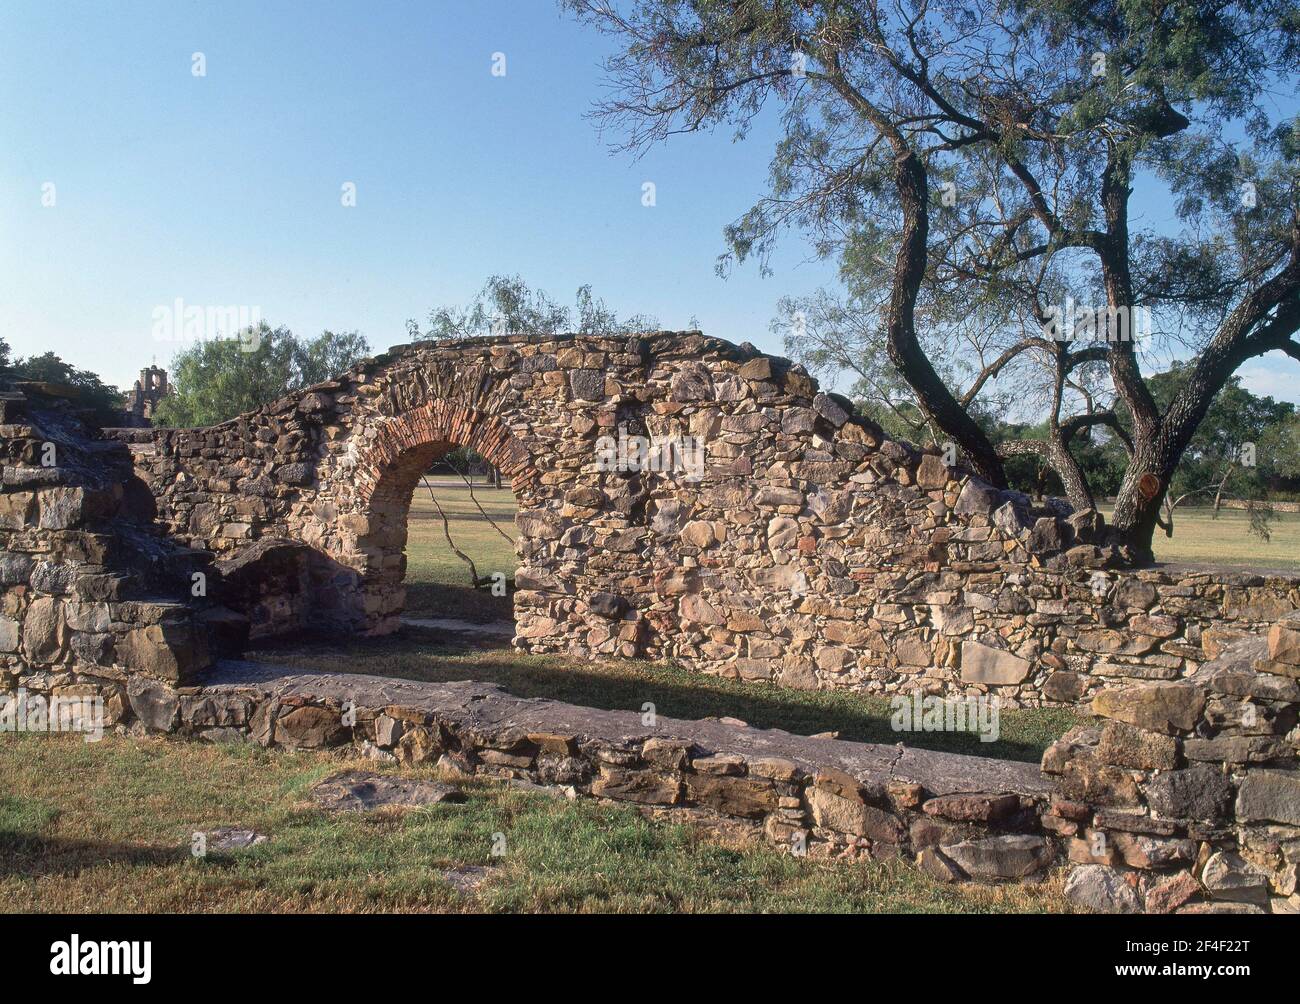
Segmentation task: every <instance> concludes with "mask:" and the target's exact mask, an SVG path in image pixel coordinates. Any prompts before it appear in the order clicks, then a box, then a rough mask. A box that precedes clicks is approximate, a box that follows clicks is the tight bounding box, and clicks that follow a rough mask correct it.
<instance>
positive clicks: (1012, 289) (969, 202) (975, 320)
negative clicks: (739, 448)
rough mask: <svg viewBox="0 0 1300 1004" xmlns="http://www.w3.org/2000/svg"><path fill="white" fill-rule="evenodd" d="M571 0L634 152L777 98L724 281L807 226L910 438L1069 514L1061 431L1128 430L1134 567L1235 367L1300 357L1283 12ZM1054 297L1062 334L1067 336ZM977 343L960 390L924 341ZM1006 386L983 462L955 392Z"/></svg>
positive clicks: (1289, 49) (1067, 448)
mask: <svg viewBox="0 0 1300 1004" xmlns="http://www.w3.org/2000/svg"><path fill="white" fill-rule="evenodd" d="M564 2H565V6H567V7H568V8H570V9H571V10H573V11H574V12H576V14H577V15H578V17H579V18H580V19H581V20H583V21H584V22H586V23H589V24H592V25H594V26H595V27H597V28H598V29H600V30H602V31H605V32H607V33H609V34H611V35H613V36H614V37H615V38H616V39H617V41H618V44H619V47H620V48H619V51H618V52H617V53H616V54H615V55H614V56H613V57H611V59H610V60H609V61H608V63H607V69H608V72H609V76H610V83H611V85H612V94H613V96H612V97H611V98H610V99H608V100H606V101H604V102H602V103H601V104H599V105H598V106H597V109H596V114H597V116H598V117H599V118H600V119H602V122H603V124H604V125H607V126H612V127H614V128H616V129H618V130H620V131H621V132H622V134H623V135H624V137H625V139H624V141H623V144H622V145H623V146H625V147H627V148H630V149H634V150H643V149H645V148H646V147H647V146H649V145H651V144H654V143H656V142H658V141H661V140H663V139H665V138H666V137H667V136H669V135H671V134H674V133H679V132H693V131H698V130H702V129H712V128H714V127H717V126H719V125H724V124H725V125H730V126H732V127H734V128H735V129H736V131H737V134H738V135H744V133H745V132H746V130H747V129H748V128H749V126H750V125H751V123H752V122H753V120H754V118H755V117H756V116H757V115H758V114H759V113H760V112H761V111H762V110H763V109H764V108H766V107H768V106H769V105H771V104H778V105H779V106H780V110H781V125H782V136H781V138H780V140H779V141H778V143H777V146H776V151H775V155H774V157H773V160H772V165H771V189H770V191H769V193H768V194H767V195H766V196H765V197H764V198H762V199H761V200H760V201H758V202H757V203H756V204H755V205H754V207H753V208H752V209H751V210H749V211H748V212H747V213H745V214H744V215H743V216H742V217H741V218H740V219H738V220H737V221H736V222H735V223H734V224H732V225H731V226H729V227H728V228H727V230H726V232H725V237H726V240H727V244H728V250H727V252H726V254H725V255H724V256H723V258H722V259H721V261H720V268H722V269H723V270H724V271H725V269H726V268H727V267H729V266H730V265H731V264H732V263H735V262H741V261H744V260H746V259H748V258H750V257H756V258H757V259H758V260H759V261H760V263H762V264H764V265H765V263H766V258H767V255H768V253H769V252H770V250H771V249H772V247H773V246H774V242H775V241H776V240H777V239H778V238H779V237H780V236H781V235H782V234H783V233H785V232H786V231H788V230H789V229H791V228H797V229H800V230H803V231H805V232H807V233H808V234H809V235H810V236H811V237H812V239H813V241H814V246H815V247H816V249H817V251H818V252H819V253H820V254H822V255H825V256H828V257H834V258H836V259H837V260H838V261H839V263H840V266H841V274H842V276H843V278H844V280H845V286H846V288H847V290H848V292H849V294H850V296H851V298H852V302H853V303H854V304H856V305H858V306H857V307H856V308H855V309H862V310H865V311H868V313H869V317H870V319H871V320H870V321H868V322H864V323H875V324H876V325H878V326H879V328H880V330H881V331H882V332H883V341H884V345H885V350H886V354H887V356H888V359H889V361H890V363H891V364H892V366H893V367H894V368H895V369H896V370H897V371H898V373H899V374H900V375H901V376H902V378H903V379H904V380H905V381H906V383H907V385H908V386H909V387H910V388H911V391H912V394H913V397H914V400H915V402H916V405H917V407H918V408H919V410H920V411H921V412H922V413H923V415H924V416H925V419H926V421H927V423H928V424H931V425H932V426H934V427H935V428H937V429H939V430H941V432H942V434H943V435H944V436H945V437H947V438H948V439H950V440H951V441H953V442H955V443H956V444H957V445H958V446H959V447H960V448H961V449H962V451H963V452H964V454H965V455H966V457H967V459H968V460H969V462H970V463H971V465H972V466H973V467H974V468H975V469H976V470H977V471H978V472H979V473H980V474H981V476H983V477H984V478H985V479H986V480H988V481H990V482H992V483H994V484H996V485H999V486H1005V485H1006V484H1007V473H1006V466H1005V463H1004V456H1003V455H1004V453H1006V452H1007V451H1008V450H1009V449H1014V450H1016V451H1020V452H1033V453H1035V454H1036V455H1037V456H1039V457H1041V458H1042V460H1043V461H1044V462H1046V463H1048V464H1050V466H1051V467H1052V468H1053V470H1054V471H1056V473H1057V475H1058V477H1059V478H1060V480H1061V481H1062V483H1063V484H1064V485H1065V486H1066V489H1067V492H1068V494H1069V495H1070V496H1071V498H1074V499H1076V504H1079V503H1082V504H1088V503H1090V501H1091V499H1092V496H1093V491H1092V488H1091V486H1090V485H1089V484H1088V482H1087V478H1086V476H1085V474H1084V472H1083V470H1082V469H1081V468H1080V465H1079V463H1078V461H1077V459H1076V456H1075V450H1076V449H1077V443H1078V441H1079V437H1080V436H1081V435H1082V433H1083V432H1084V431H1085V430H1090V429H1095V428H1097V427H1099V426H1108V427H1110V428H1111V429H1112V430H1114V433H1115V435H1116V436H1125V435H1126V436H1128V437H1129V439H1130V440H1131V443H1130V444H1129V447H1130V449H1129V450H1128V459H1127V461H1126V463H1125V468H1124V474H1123V478H1122V480H1121V483H1120V486H1119V490H1118V496H1117V500H1116V505H1115V511H1114V516H1113V524H1114V529H1115V531H1116V539H1117V542H1118V543H1120V544H1121V546H1122V550H1123V553H1124V554H1125V555H1126V556H1127V557H1128V558H1130V559H1131V560H1135V561H1145V560H1150V559H1151V557H1152V555H1151V537H1152V533H1153V532H1154V530H1155V527H1156V521H1157V519H1158V517H1159V507H1160V504H1161V500H1162V498H1163V495H1164V493H1165V491H1166V490H1167V489H1168V487H1169V482H1170V479H1171V478H1172V476H1173V473H1174V471H1175V470H1176V468H1177V466H1178V461H1179V459H1180V458H1181V457H1182V455H1183V452H1184V451H1185V449H1186V448H1187V446H1188V444H1189V442H1190V441H1191V439H1192V437H1193V435H1194V434H1195V432H1196V429H1197V427H1198V426H1199V425H1200V423H1201V421H1202V419H1203V418H1204V416H1205V413H1206V411H1207V409H1208V408H1209V406H1210V403H1211V401H1212V400H1213V399H1214V395H1215V394H1216V393H1217V392H1218V390H1219V389H1220V388H1221V387H1222V386H1223V385H1224V383H1225V382H1226V380H1227V379H1228V377H1229V376H1231V375H1232V373H1233V372H1234V371H1235V370H1236V369H1237V368H1238V367H1239V366H1240V365H1241V363H1242V362H1243V361H1245V360H1246V359H1248V358H1251V357H1252V356H1257V355H1261V354H1263V353H1266V352H1269V351H1273V350H1280V351H1282V352H1285V353H1287V354H1289V355H1292V356H1293V357H1295V358H1297V359H1300V344H1297V343H1296V342H1295V341H1293V340H1292V335H1293V334H1294V333H1295V332H1296V331H1297V329H1298V328H1300V212H1298V211H1297V201H1300V200H1298V199H1297V179H1296V160H1295V158H1296V153H1297V149H1298V148H1300V140H1298V139H1297V135H1296V130H1295V127H1294V123H1293V122H1292V121H1291V120H1290V118H1289V117H1288V115H1289V112H1288V110H1287V109H1282V110H1279V106H1278V104H1277V102H1276V101H1275V100H1274V97H1273V96H1274V94H1275V93H1278V92H1280V93H1284V94H1286V93H1294V90H1295V76H1296V70H1297V68H1298V67H1300V14H1298V13H1297V7H1296V4H1295V3H1294V2H1293V0H1262V2H1244V3H1232V2H1228V3H1190V2H1189V3H1177V4H1136V3H1119V4H1116V3H1103V2H1097V3H1092V2H1085V3H1078V2H1069V3H1066V2H1063V0H1011V2H1007V0H968V2H966V3H962V4H943V5H936V6H934V7H932V6H931V5H930V4H929V3H927V2H925V0H912V2H905V3H900V4H886V3H879V2H874V0H729V2H718V0H627V2H623V3H619V2H616V0H564ZM1291 111H1293V109H1291ZM1137 188H1141V189H1142V191H1143V193H1144V196H1145V197H1148V198H1150V197H1159V193H1161V192H1163V193H1166V194H1167V195H1168V197H1170V198H1172V199H1173V200H1174V208H1175V211H1176V214H1177V219H1176V221H1174V222H1172V223H1170V224H1166V223H1164V221H1163V219H1162V216H1161V214H1159V213H1153V214H1146V215H1145V216H1142V217H1139V218H1136V219H1135V218H1133V217H1132V215H1131V214H1130V202H1131V199H1132V196H1133V193H1134V191H1135V189H1137ZM1071 301H1076V302H1077V303H1079V304H1084V305H1085V309H1084V311H1083V313H1082V317H1081V318H1080V317H1074V316H1070V320H1069V321H1067V322H1065V323H1060V318H1061V316H1062V314H1063V313H1064V314H1067V315H1068V314H1069V312H1068V311H1062V310H1061V308H1062V307H1065V306H1068V304H1069V303H1070V302H1071ZM1053 308H1056V311H1057V312H1054V311H1053ZM1136 308H1145V309H1146V310H1149V311H1150V316H1151V319H1152V324H1151V337H1150V338H1149V339H1142V338H1135V337H1134V334H1135V331H1134V329H1135V328H1136V327H1138V325H1136V324H1134V323H1132V322H1134V321H1136V320H1138V319H1140V317H1141V315H1140V314H1138V313H1137V310H1136ZM1099 317H1100V319H1101V320H1102V321H1103V322H1104V324H1103V332H1104V333H1105V334H1104V335H1103V337H1102V338H1101V339H1097V338H1096V337H1095V336H1096V333H1097V321H1098V318H1099ZM1049 319H1053V325H1052V326H1051V327H1049V328H1047V329H1045V327H1044V324H1045V322H1047V321H1048V320H1049ZM1080 320H1081V321H1082V322H1083V323H1081V324H1080V323H1076V322H1077V321H1080ZM1125 321H1126V322H1128V326H1127V331H1121V330H1119V329H1120V324H1121V322H1125ZM1107 336H1110V337H1107ZM972 341H976V342H978V343H979V344H981V345H982V346H983V348H984V351H983V352H982V353H976V354H973V355H968V354H965V353H963V356H964V358H965V360H967V362H966V363H965V365H968V366H970V367H972V379H971V380H970V381H969V383H968V384H966V385H965V386H954V385H952V384H951V383H950V382H949V381H950V380H951V379H952V372H951V371H950V372H949V373H945V367H944V353H943V351H942V348H943V347H948V348H949V349H951V348H952V347H954V346H959V345H962V344H963V343H970V342H972ZM1161 352H1163V353H1164V354H1165V357H1166V358H1174V357H1186V358H1188V360H1189V364H1190V365H1191V371H1190V374H1189V377H1188V379H1187V382H1186V384H1185V385H1184V386H1183V387H1182V388H1181V389H1180V390H1179V391H1178V393H1177V394H1176V395H1175V396H1174V398H1173V399H1171V400H1170V401H1169V402H1168V403H1167V404H1166V405H1165V406H1163V407H1161V405H1160V404H1159V403H1158V402H1157V400H1156V398H1155V396H1154V394H1153V393H1152V390H1151V388H1150V386H1149V385H1148V383H1147V381H1146V380H1145V379H1144V378H1143V376H1142V365H1141V363H1142V357H1143V356H1144V355H1147V356H1156V355H1158V354H1159V353H1161ZM1013 374H1016V375H1018V378H1019V379H1021V380H1024V381H1026V382H1027V383H1028V384H1029V385H1031V386H1033V387H1035V388H1037V394H1036V397H1037V400H1038V401H1040V402H1042V404H1043V405H1044V406H1045V408H1046V414H1047V421H1046V424H1045V425H1044V427H1043V429H1044V435H1043V437H1042V438H1041V439H1039V440H1036V441H1030V440H1019V441H1017V443H1018V445H1016V446H1014V447H1011V446H1008V445H1007V444H1003V448H1002V450H999V448H998V444H995V443H994V442H993V440H992V438H991V437H990V435H989V433H988V432H987V431H986V430H985V429H984V428H983V427H982V426H981V424H980V422H979V420H978V418H977V402H976V400H975V399H974V398H969V397H968V395H969V391H970V388H971V387H973V386H975V385H976V384H980V383H981V382H982V384H983V386H982V387H981V388H980V389H979V390H977V393H976V397H979V396H980V395H982V394H983V393H985V392H986V389H988V388H989V385H990V384H992V383H993V381H995V380H1001V379H1003V378H1004V377H1011V376H1012V375H1013ZM1120 411H1123V412H1124V413H1126V414H1127V415H1128V416H1129V418H1130V424H1129V428H1127V429H1121V427H1120V424H1119V417H1118V415H1119V412H1120Z"/></svg>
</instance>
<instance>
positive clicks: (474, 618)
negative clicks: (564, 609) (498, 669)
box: [356, 439, 519, 644]
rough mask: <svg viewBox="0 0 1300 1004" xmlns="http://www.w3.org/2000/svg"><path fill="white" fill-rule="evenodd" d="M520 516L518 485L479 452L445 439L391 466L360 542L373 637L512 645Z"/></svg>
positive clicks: (372, 499) (406, 453) (410, 451)
mask: <svg viewBox="0 0 1300 1004" xmlns="http://www.w3.org/2000/svg"><path fill="white" fill-rule="evenodd" d="M515 510H516V499H515V495H514V492H513V490H512V488H511V487H510V482H509V481H508V480H507V479H505V478H502V477H501V476H500V474H499V472H497V471H496V469H495V468H494V467H493V465H492V463H491V461H490V460H489V459H488V458H486V457H483V456H482V455H481V454H477V453H475V452H474V451H473V449H472V448H471V447H462V446H460V445H459V444H456V443H453V442H451V441H450V440H447V439H439V440H434V441H430V442H425V443H420V444H418V445H415V446H412V447H409V448H407V449H404V450H403V451H402V452H401V453H399V454H398V455H397V456H396V457H394V458H393V459H391V460H390V461H388V462H387V463H386V464H385V465H384V466H383V468H382V469H381V470H380V472H379V477H378V479H377V481H376V482H375V484H374V487H373V489H372V490H371V492H370V494H369V499H368V504H367V507H366V511H365V518H364V521H363V522H364V525H363V527H361V529H363V530H364V532H363V533H361V534H359V535H358V537H357V542H356V546H357V550H358V551H359V553H360V554H361V555H363V556H364V558H365V563H366V570H365V575H364V578H363V585H362V596H361V606H362V609H363V611H364V613H365V615H366V625H365V631H366V633H368V634H388V633H391V632H393V631H395V630H397V629H398V628H400V627H401V626H402V625H403V624H406V625H408V626H417V627H425V628H433V629H437V630H442V631H445V632H450V633H453V634H454V633H457V632H460V633H465V634H478V635H481V636H483V638H484V639H485V640H486V641H487V642H488V643H489V644H504V643H507V642H508V641H509V640H510V638H511V637H512V636H513V634H514V630H513V625H514V617H513V610H512V606H511V598H510V597H511V593H512V591H513V579H514V572H515V568H516V566H517V565H518V563H519V559H518V551H517V544H516V536H517V534H516V533H515V528H514V514H515Z"/></svg>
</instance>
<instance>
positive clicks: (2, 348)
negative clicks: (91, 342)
mask: <svg viewBox="0 0 1300 1004" xmlns="http://www.w3.org/2000/svg"><path fill="white" fill-rule="evenodd" d="M0 378H4V379H8V380H33V381H37V382H39V383H52V384H63V385H65V386H69V387H75V388H76V389H77V390H78V391H79V392H80V393H79V402H80V404H81V405H82V407H84V408H87V409H89V411H90V412H91V414H92V416H93V417H94V420H95V421H97V422H99V423H101V424H111V423H112V422H114V421H115V420H116V416H117V414H118V412H119V411H120V409H121V404H122V394H121V392H120V391H119V390H118V389H117V388H116V387H113V386H111V385H109V384H106V383H104V382H103V381H102V380H100V378H99V375H98V374H96V373H92V372H90V370H82V369H77V367H75V366H73V365H72V364H71V363H68V362H65V361H64V360H63V359H62V358H60V357H59V356H58V355H56V354H55V353H53V352H44V353H42V354H41V355H39V356H27V357H26V358H24V359H16V360H14V362H13V363H12V364H10V362H9V346H8V345H6V344H4V343H3V342H0Z"/></svg>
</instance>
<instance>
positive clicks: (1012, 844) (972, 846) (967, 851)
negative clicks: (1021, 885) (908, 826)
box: [939, 834, 1052, 879]
mask: <svg viewBox="0 0 1300 1004" xmlns="http://www.w3.org/2000/svg"><path fill="white" fill-rule="evenodd" d="M939 850H941V851H942V852H943V853H944V855H945V856H947V857H948V858H950V859H951V860H952V861H953V862H955V863H956V865H957V866H958V867H959V868H961V870H962V871H964V872H965V873H966V874H967V875H969V876H970V877H971V878H973V879H1011V878H1023V877H1024V876H1026V875H1032V874H1033V873H1034V872H1036V871H1039V870H1041V869H1042V868H1044V867H1046V866H1047V864H1048V863H1049V862H1050V861H1051V859H1052V848H1051V845H1050V844H1049V843H1048V842H1047V841H1046V840H1045V839H1043V838H1042V837H1035V836H1030V835H1028V834H1006V835H1003V836H997V837H984V838H982V839H978V840H963V841H961V842H960V843H956V844H944V845H942V846H941V847H940V848H939Z"/></svg>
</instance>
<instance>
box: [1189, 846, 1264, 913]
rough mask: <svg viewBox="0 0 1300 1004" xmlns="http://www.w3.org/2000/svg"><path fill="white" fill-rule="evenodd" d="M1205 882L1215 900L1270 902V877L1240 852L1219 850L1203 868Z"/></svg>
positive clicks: (1202, 874) (1203, 881) (1202, 882)
mask: <svg viewBox="0 0 1300 1004" xmlns="http://www.w3.org/2000/svg"><path fill="white" fill-rule="evenodd" d="M1201 885H1203V886H1205V889H1206V891H1207V892H1208V893H1209V894H1210V895H1211V896H1213V897H1214V898H1215V899H1225V900H1232V901H1233V902H1237V903H1256V904H1259V905H1263V904H1265V903H1267V902H1268V876H1267V875H1265V874H1264V873H1263V872H1261V871H1260V870H1259V869H1257V868H1255V867H1254V866H1253V865H1252V864H1250V863H1249V862H1248V861H1246V860H1244V859H1243V858H1242V857H1241V856H1240V855H1237V854H1231V853H1228V852H1225V851H1217V852H1215V853H1214V854H1212V855H1210V858H1209V860H1208V861H1206V862H1205V867H1204V869H1202V871H1201Z"/></svg>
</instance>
